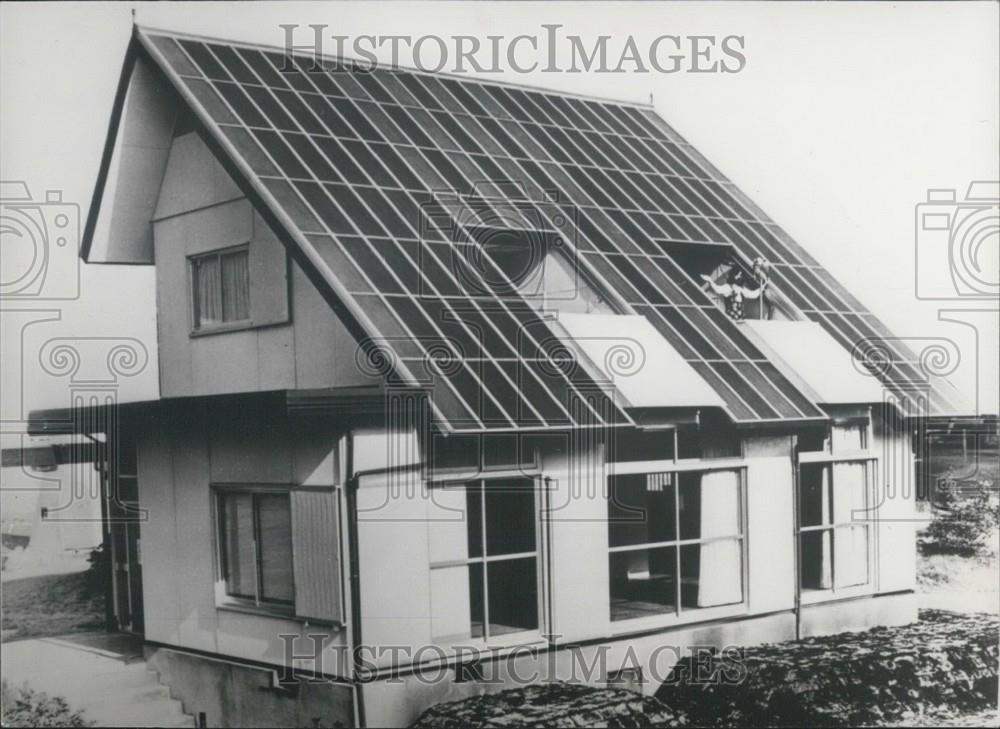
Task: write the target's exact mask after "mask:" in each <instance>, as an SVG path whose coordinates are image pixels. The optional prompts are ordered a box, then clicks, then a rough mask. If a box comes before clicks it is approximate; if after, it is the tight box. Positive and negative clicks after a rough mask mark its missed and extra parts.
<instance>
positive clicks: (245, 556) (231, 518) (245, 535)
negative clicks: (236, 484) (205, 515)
mask: <svg viewBox="0 0 1000 729" xmlns="http://www.w3.org/2000/svg"><path fill="white" fill-rule="evenodd" d="M219 505H220V509H221V511H222V520H221V521H222V532H223V534H222V537H223V548H224V550H225V572H226V593H227V594H229V595H240V596H243V597H249V598H253V597H254V595H255V594H256V592H257V574H256V573H257V564H256V559H255V557H254V551H253V539H254V536H253V500H252V497H251V496H250V494H224V495H222V496H221V497H220V499H219Z"/></svg>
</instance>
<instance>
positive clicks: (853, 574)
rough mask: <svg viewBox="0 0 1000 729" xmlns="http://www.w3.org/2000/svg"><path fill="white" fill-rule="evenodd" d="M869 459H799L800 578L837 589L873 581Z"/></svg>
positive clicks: (808, 585) (812, 586) (814, 586)
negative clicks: (808, 460) (835, 460)
mask: <svg viewBox="0 0 1000 729" xmlns="http://www.w3.org/2000/svg"><path fill="white" fill-rule="evenodd" d="M868 472H869V466H868V461H864V460H862V461H843V462H816V463H801V464H799V549H800V581H801V585H802V589H803V590H836V589H839V588H848V587H856V586H858V585H864V584H867V583H868V582H869V581H870V574H869V539H870V536H871V535H870V533H869V525H868V521H867V520H868V518H869V517H868V515H867V510H868V507H869V500H868Z"/></svg>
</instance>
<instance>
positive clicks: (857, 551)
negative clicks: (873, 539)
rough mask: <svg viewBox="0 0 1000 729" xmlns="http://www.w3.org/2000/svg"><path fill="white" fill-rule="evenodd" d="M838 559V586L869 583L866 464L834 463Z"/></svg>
mask: <svg viewBox="0 0 1000 729" xmlns="http://www.w3.org/2000/svg"><path fill="white" fill-rule="evenodd" d="M833 484H834V489H835V492H834V494H833V508H834V522H835V523H836V524H838V525H840V526H838V527H837V528H836V533H835V534H834V537H833V548H834V562H835V564H836V565H837V570H836V575H835V578H834V580H835V583H836V586H837V587H847V586H849V585H861V584H864V583H866V582H868V525H867V522H866V521H865V520H866V519H867V518H868V516H867V513H866V506H867V498H866V496H867V494H866V491H867V486H866V480H865V464H863V463H835V464H833Z"/></svg>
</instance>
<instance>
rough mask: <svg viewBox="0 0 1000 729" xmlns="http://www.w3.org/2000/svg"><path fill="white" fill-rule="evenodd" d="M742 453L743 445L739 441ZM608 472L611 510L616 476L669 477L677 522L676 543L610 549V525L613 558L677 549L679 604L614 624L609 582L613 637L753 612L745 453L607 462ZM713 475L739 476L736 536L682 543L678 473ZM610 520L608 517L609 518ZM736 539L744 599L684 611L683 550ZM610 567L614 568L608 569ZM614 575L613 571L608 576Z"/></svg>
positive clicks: (677, 596) (668, 541)
mask: <svg viewBox="0 0 1000 729" xmlns="http://www.w3.org/2000/svg"><path fill="white" fill-rule="evenodd" d="M676 447H677V443H676V432H675V451H674V453H675V455H676V453H677V451H676ZM740 448H741V451H742V449H743V448H742V442H741V447H740ZM607 465H608V471H607V481H606V488H607V493H606V494H605V496H606V500H607V502H608V508H609V509H610V503H611V502H610V499H611V494H612V487H611V479H613V478H614V477H616V476H627V475H650V474H656V475H660V474H670V475H671V476H672V479H673V488H674V520H675V525H676V526H675V535H674V537H675V538H674V539H673V540H665V541H658V542H644V543H641V544H629V545H624V546H618V547H613V546H611V529H610V522H608V524H609V528H608V546H607V552H608V555H609V560H610V555H612V554H616V553H622V552H629V551H641V550H651V549H660V548H666V547H674V549H675V555H674V559H675V569H676V575H677V579H676V580H675V588H674V593H675V600H674V602H675V604H674V608H673V610H665V611H664V612H663V613H662V614H658V615H649V616H639V617H635V618H626V619H623V620H613V619H612V618H611V592H610V582H609V584H608V600H607V603H608V624H609V625H610V626H611V630H612V632H613V633H615V634H617V633H630V632H634V631H635V630H642V629H646V628H651V627H662V626H665V625H678V624H684V623H693V622H701V621H703V620H712V619H715V618H719V617H728V616H732V615H739V614H745V613H747V612H748V611H749V592H750V591H749V577H750V575H749V560H748V559H747V545H748V533H747V524H748V521H747V483H748V464H747V462H746V459H745V458H744V457H743V455H742V454H741V455H740V456H739V457H733V458H718V459H704V458H688V459H677V458H674V459H673V460H669V461H625V462H620V463H608V464H607ZM714 471H734V472H736V474H737V489H738V495H737V506H738V508H739V516H738V519H737V523H738V526H739V533H738V535H729V536H723V537H709V538H707V539H701V538H697V539H681V536H680V534H681V529H680V498H679V490H680V478H679V476H680V474H682V473H700V474H705V473H711V472H714ZM609 516H610V514H609ZM734 539H736V540H738V542H739V545H740V580H741V599H740V601H739V602H734V603H729V604H726V605H713V606H710V607H704V608H687V609H682V607H681V595H680V591H681V580H680V576H681V565H680V559H681V547H683V546H688V545H701V544H709V543H711V542H722V541H732V540H734ZM609 569H610V565H609ZM609 577H610V573H609Z"/></svg>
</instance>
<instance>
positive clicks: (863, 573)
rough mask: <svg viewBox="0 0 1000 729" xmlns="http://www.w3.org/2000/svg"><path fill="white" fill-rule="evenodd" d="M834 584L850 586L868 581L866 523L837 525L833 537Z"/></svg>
mask: <svg viewBox="0 0 1000 729" xmlns="http://www.w3.org/2000/svg"><path fill="white" fill-rule="evenodd" d="M833 546H834V554H833V561H834V565H835V569H834V585H835V586H836V587H852V586H855V585H864V584H865V583H867V582H868V525H867V524H861V525H854V524H852V525H850V526H840V527H837V529H836V533H835V534H834V537H833Z"/></svg>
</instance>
